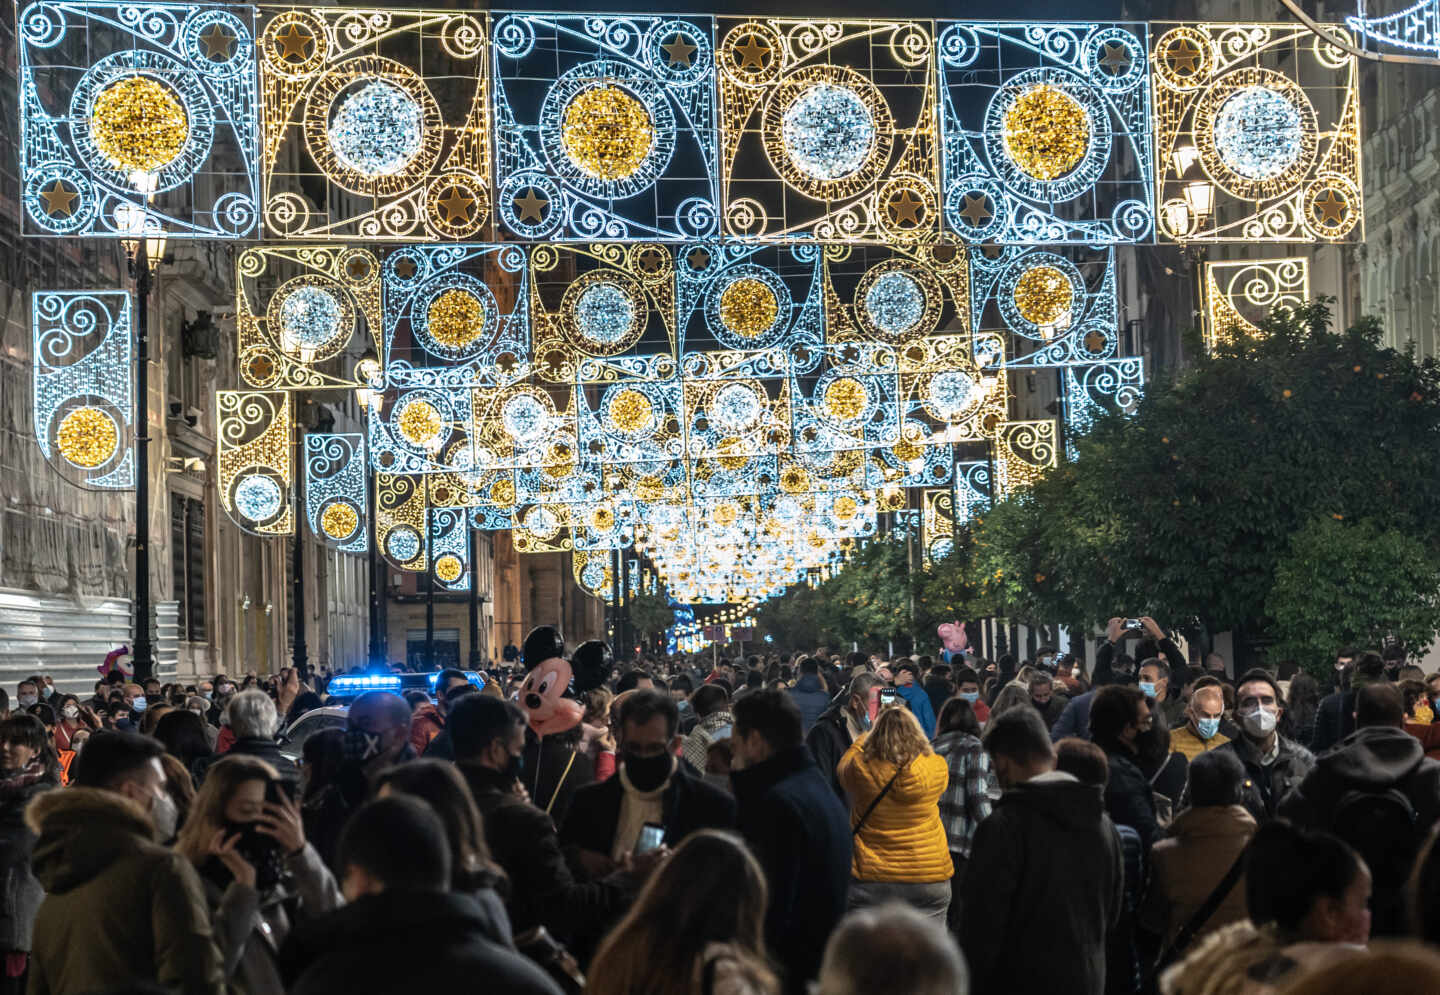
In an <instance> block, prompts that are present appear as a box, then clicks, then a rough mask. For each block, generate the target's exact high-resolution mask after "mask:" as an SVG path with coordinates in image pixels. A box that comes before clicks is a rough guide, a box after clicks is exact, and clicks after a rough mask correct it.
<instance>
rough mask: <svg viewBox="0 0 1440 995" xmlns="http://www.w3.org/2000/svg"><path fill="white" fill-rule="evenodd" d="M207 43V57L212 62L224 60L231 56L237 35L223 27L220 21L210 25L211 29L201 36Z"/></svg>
mask: <svg viewBox="0 0 1440 995" xmlns="http://www.w3.org/2000/svg"><path fill="white" fill-rule="evenodd" d="M200 40H201V41H202V42H204V43H205V58H207V59H209V60H210V61H212V62H224V61H225V60H226V59H228V58H230V50H231V49H232V48H233V47H234V45H235V36H234V35H232V34H231V33H230V32H228V31H226V30H225V29H224V28H222V27H221V26H220V25H219V23H215V24H212V25H210V30H209V31H207V32H205V33H204V34H203V35H201V36H200Z"/></svg>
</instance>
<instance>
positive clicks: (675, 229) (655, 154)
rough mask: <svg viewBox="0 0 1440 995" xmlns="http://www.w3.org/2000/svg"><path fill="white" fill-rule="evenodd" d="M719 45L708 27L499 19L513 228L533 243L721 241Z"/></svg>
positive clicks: (503, 140)
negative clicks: (717, 161)
mask: <svg viewBox="0 0 1440 995" xmlns="http://www.w3.org/2000/svg"><path fill="white" fill-rule="evenodd" d="M713 35H714V25H713V24H712V22H711V21H710V19H709V18H668V17H641V16H634V15H631V16H625V17H596V16H592V15H567V14H508V15H505V16H503V17H501V18H499V19H498V20H497V21H496V23H495V28H494V45H493V50H494V77H495V129H496V132H495V133H496V145H495V147H496V152H497V155H496V164H497V171H496V178H495V186H496V199H497V211H498V217H499V219H500V222H501V223H502V225H504V227H506V228H507V229H509V231H510V232H512V233H513V234H515V235H518V236H520V237H522V238H528V239H541V238H544V239H551V238H555V239H562V240H581V241H585V240H591V239H655V238H663V239H673V238H692V237H697V236H707V235H711V234H713V233H714V232H715V230H716V227H717V216H718V209H717V186H718V184H717V182H716V168H715V146H714V140H713V135H714V129H715V107H714V99H715V98H714V91H713V87H712V80H713V73H714V58H713V54H712V49H711V40H710V39H711V38H712V37H713Z"/></svg>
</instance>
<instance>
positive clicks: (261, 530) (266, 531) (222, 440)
mask: <svg viewBox="0 0 1440 995" xmlns="http://www.w3.org/2000/svg"><path fill="white" fill-rule="evenodd" d="M292 410H293V409H292V407H291V404H290V395H289V394H287V393H273V394H266V393H260V392H256V391H242V390H219V391H216V392H215V413H216V418H215V424H216V426H217V431H216V441H215V448H216V457H217V462H218V464H219V467H218V475H219V479H218V481H217V486H218V488H219V492H220V506H221V507H223V508H224V509H225V512H226V514H228V515H229V516H230V519H231V521H233V522H234V523H235V524H236V525H238V526H240V527H241V528H242V529H244V530H245V531H247V532H253V533H255V534H256V535H262V536H277V535H294V534H295V515H294V509H293V508H292V507H291V504H292V502H291V501H290V493H291V489H292V487H293V484H294V480H295V460H294V445H293V442H292V438H293V436H292V433H293V432H294V416H293V414H292Z"/></svg>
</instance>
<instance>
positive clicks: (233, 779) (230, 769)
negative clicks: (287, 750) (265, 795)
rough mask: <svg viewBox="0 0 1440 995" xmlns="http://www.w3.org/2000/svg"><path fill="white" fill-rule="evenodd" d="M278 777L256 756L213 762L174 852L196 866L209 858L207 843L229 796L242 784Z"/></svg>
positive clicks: (222, 818)
mask: <svg viewBox="0 0 1440 995" xmlns="http://www.w3.org/2000/svg"><path fill="white" fill-rule="evenodd" d="M279 779H280V774H279V773H278V772H277V771H276V770H275V768H274V767H271V766H270V765H269V764H267V763H266V762H265V761H264V760H261V759H260V758H259V757H247V756H243V755H239V754H236V755H232V756H228V757H225V758H223V759H221V760H218V761H216V762H215V763H214V764H213V765H212V766H211V767H210V769H209V770H208V771H206V772H205V783H204V784H202V785H200V790H199V791H198V792H196V793H195V801H194V803H193V804H191V806H190V814H189V816H188V817H186V819H185V825H183V826H181V827H180V835H179V836H178V837H176V839H175V852H176V853H178V854H180V856H182V857H184V858H185V859H186V860H188V861H190V863H192V864H195V865H196V866H199V865H200V864H203V863H204V862H205V860H206V858H208V857H209V856H210V840H211V839H212V838H213V837H214V836H215V831H216V830H218V829H221V828H222V827H224V825H225V821H226V820H225V806H226V805H227V804H228V803H229V801H230V795H231V794H232V793H233V792H234V791H235V789H236V788H238V787H239V786H240V785H242V784H244V783H245V782H246V781H278V780H279Z"/></svg>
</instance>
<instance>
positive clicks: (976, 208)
mask: <svg viewBox="0 0 1440 995" xmlns="http://www.w3.org/2000/svg"><path fill="white" fill-rule="evenodd" d="M989 199H990V198H988V197H986V196H985V195H984V194H983V193H967V194H966V195H965V203H964V204H963V205H962V206H961V208H960V217H962V218H964V219H965V220H966V221H968V222H969V223H970V224H972V225H974V226H975V227H976V228H979V227H981V226H982V225H984V224H985V222H987V221H989V220H990V219H991V218H993V217H994V216H995V212H994V211H992V210H990V208H989V207H988V206H986V202H987V201H988V200H989Z"/></svg>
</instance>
